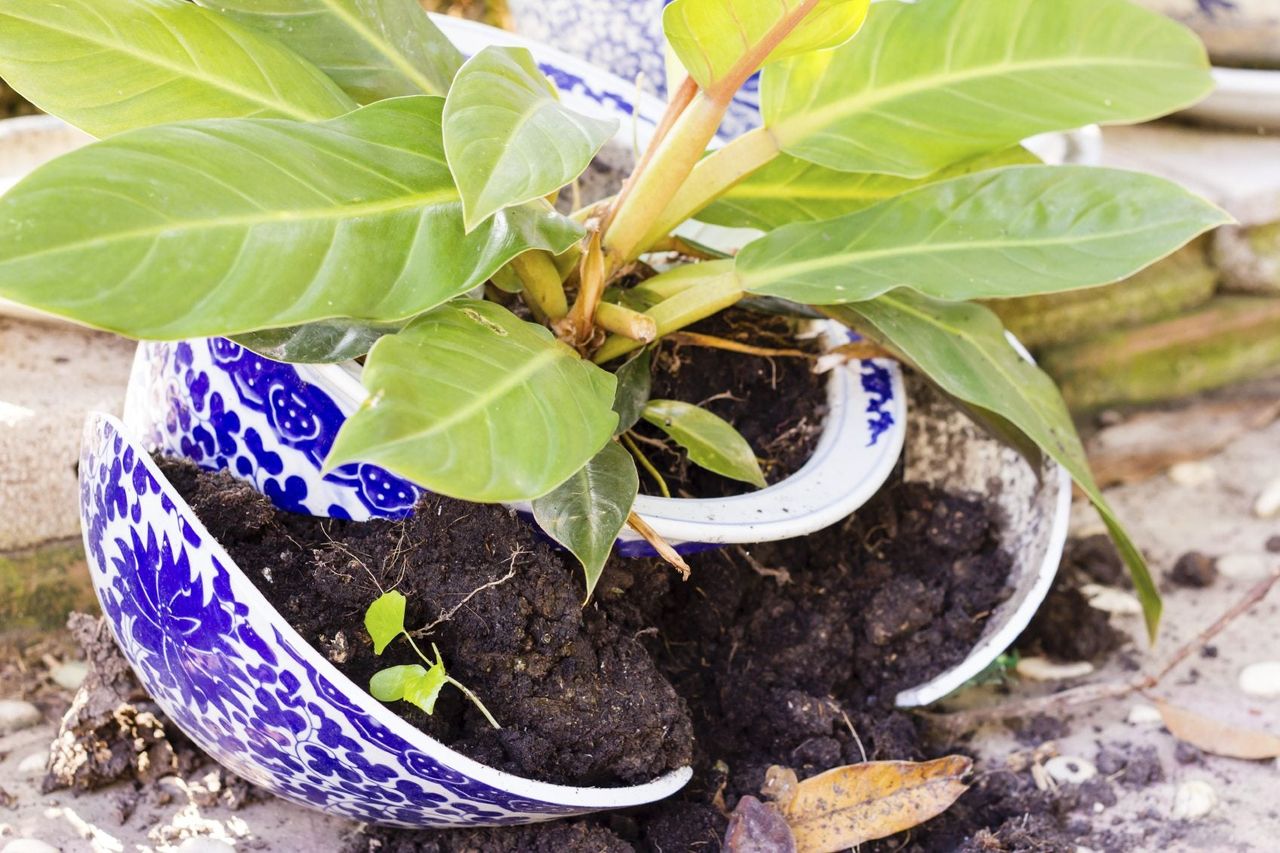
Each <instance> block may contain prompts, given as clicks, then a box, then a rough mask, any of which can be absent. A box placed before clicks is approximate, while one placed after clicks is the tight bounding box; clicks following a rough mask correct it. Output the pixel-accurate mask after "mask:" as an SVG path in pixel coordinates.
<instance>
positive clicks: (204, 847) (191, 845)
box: [178, 838, 236, 853]
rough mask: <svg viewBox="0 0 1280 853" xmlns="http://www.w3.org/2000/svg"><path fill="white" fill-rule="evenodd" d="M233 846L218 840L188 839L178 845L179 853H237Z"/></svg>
mask: <svg viewBox="0 0 1280 853" xmlns="http://www.w3.org/2000/svg"><path fill="white" fill-rule="evenodd" d="M235 851H236V848H235V846H234V845H232V844H228V843H227V842H225V841H220V840H218V839H217V838H188V839H187V840H186V841H184V842H182V843H181V844H180V845H178V853H235Z"/></svg>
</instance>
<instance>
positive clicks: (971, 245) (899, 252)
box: [739, 222, 1170, 290]
mask: <svg viewBox="0 0 1280 853" xmlns="http://www.w3.org/2000/svg"><path fill="white" fill-rule="evenodd" d="M1169 224H1170V223H1168V222H1154V223H1147V224H1146V225H1143V226H1139V227H1137V228H1127V229H1125V230H1123V231H1108V232H1106V233H1103V234H1093V235H1089V236H1083V237H1082V236H1073V235H1064V236H1062V237H1048V238H1028V239H1023V240H969V241H963V242H949V243H918V244H915V245H912V246H902V247H896V248H888V249H876V250H872V251H863V252H843V253H837V254H830V255H824V256H823V257H822V258H820V259H817V260H811V261H797V262H796V263H792V264H784V265H782V266H776V267H767V268H766V271H765V272H764V273H756V272H752V271H743V272H741V273H739V275H740V276H741V278H742V282H743V284H744V285H746V288H745V289H747V290H755V289H759V288H761V287H769V286H770V285H773V284H777V283H778V282H779V281H782V280H784V279H787V278H790V277H792V276H794V275H802V274H804V273H810V272H826V271H829V270H831V269H832V268H836V267H844V266H848V265H850V264H853V263H865V262H867V261H874V260H877V259H879V258H884V257H911V256H913V255H926V254H946V253H949V252H967V251H984V250H999V249H1021V248H1027V247H1040V246H1061V245H1067V244H1070V245H1082V244H1088V243H1094V242H1099V241H1106V240H1116V239H1121V238H1124V237H1132V236H1134V235H1136V234H1142V233H1144V232H1147V231H1152V230H1162V229H1164V228H1167V227H1168V226H1169Z"/></svg>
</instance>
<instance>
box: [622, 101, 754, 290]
mask: <svg viewBox="0 0 1280 853" xmlns="http://www.w3.org/2000/svg"><path fill="white" fill-rule="evenodd" d="M730 98H731V95H730V96H729V97H725V96H721V97H717V98H712V97H710V96H708V95H707V94H706V93H699V94H698V95H696V96H695V97H694V99H693V102H692V103H690V104H689V106H688V108H687V109H686V110H685V111H684V112H683V114H682V115H681V116H680V118H679V119H678V120H677V122H676V123H675V126H674V127H672V129H671V132H670V133H669V134H668V135H667V137H666V139H664V140H663V141H662V143H661V144H660V145H659V146H658V147H657V150H656V151H655V152H654V154H653V157H652V159H651V160H650V161H649V162H648V163H647V164H646V166H645V169H644V171H637V172H636V173H635V175H633V184H632V186H631V187H630V188H629V189H630V191H629V193H628V194H627V197H626V198H625V199H619V203H618V204H617V206H616V207H615V208H614V211H615V212H614V216H613V220H612V223H611V224H610V225H609V228H608V230H607V231H606V232H605V239H604V245H605V250H606V252H607V255H608V259H609V269H610V270H616V269H618V268H619V267H621V266H623V265H624V264H627V263H629V262H630V261H633V260H635V259H636V258H637V257H638V256H639V250H640V248H641V243H642V242H643V240H644V238H645V235H647V234H648V233H649V231H650V230H651V229H652V228H653V225H654V223H655V221H656V220H657V219H658V217H659V216H661V215H662V212H663V211H664V210H665V209H666V207H667V205H668V204H670V203H671V200H672V199H673V198H674V197H675V195H676V193H677V192H678V191H679V189H680V185H681V184H683V183H684V181H685V179H686V178H688V177H689V173H690V172H692V171H693V168H694V167H695V166H696V165H698V161H699V160H701V159H702V155H703V154H704V152H706V150H707V146H708V145H709V144H710V143H711V140H712V139H713V138H715V135H716V131H717V130H718V129H719V128H720V122H721V121H722V120H723V119H724V114H725V111H726V110H728V108H729V104H730V102H731V100H730Z"/></svg>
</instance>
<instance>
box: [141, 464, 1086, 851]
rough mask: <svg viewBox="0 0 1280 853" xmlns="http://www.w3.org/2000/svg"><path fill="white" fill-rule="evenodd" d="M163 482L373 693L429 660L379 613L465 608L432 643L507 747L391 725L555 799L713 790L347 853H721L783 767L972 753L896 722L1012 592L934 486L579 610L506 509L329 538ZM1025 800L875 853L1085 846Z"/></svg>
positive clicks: (245, 505) (972, 516)
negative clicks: (674, 774)
mask: <svg viewBox="0 0 1280 853" xmlns="http://www.w3.org/2000/svg"><path fill="white" fill-rule="evenodd" d="M165 467H166V470H167V473H168V474H169V476H170V477H171V478H172V479H173V480H174V482H175V485H177V486H178V488H179V489H180V491H182V492H183V493H184V494H185V495H188V496H189V498H190V499H191V501H192V503H193V506H194V507H195V509H196V511H197V512H198V513H199V514H200V516H201V518H202V519H203V520H204V521H205V523H206V524H207V525H209V527H210V529H211V530H212V531H213V532H214V534H215V535H217V536H218V537H219V538H220V540H221V541H223V543H224V544H226V545H227V546H228V547H229V549H230V550H231V552H232V554H233V556H234V557H235V558H236V560H237V562H238V563H239V565H240V566H241V567H242V568H243V569H245V570H246V571H247V572H248V573H249V574H250V575H251V577H253V579H254V580H255V582H256V583H258V584H259V585H260V587H261V588H262V589H263V591H264V592H265V593H266V594H267V595H268V597H269V598H271V599H272V601H273V602H274V603H275V604H276V605H277V606H278V607H279V608H280V609H281V611H282V612H283V613H284V614H285V616H286V618H288V619H289V620H290V622H292V623H293V624H294V625H295V626H297V627H299V628H300V629H301V631H302V633H303V635H304V636H306V637H308V638H309V639H311V640H313V641H314V642H315V644H316V646H317V647H318V648H320V649H322V650H324V651H326V652H327V653H328V655H329V657H330V658H331V659H332V660H333V661H334V662H335V664H336V665H337V666H338V667H339V668H340V669H342V670H343V671H344V672H346V673H347V674H349V675H351V676H352V677H353V679H354V680H356V682H357V683H364V682H366V681H367V679H368V677H369V676H370V675H371V674H372V673H373V672H374V671H375V670H376V669H378V668H380V667H382V666H385V665H391V664H398V663H408V662H410V661H411V660H412V658H411V657H410V653H408V650H407V649H405V648H400V645H401V643H402V641H401V642H398V643H396V644H393V645H392V646H391V647H390V649H389V651H388V653H387V655H386V656H384V658H383V659H374V658H373V657H372V654H371V651H370V648H369V640H368V637H367V636H366V635H365V633H364V631H363V628H362V625H363V619H362V614H363V611H364V609H365V608H366V607H367V606H368V604H369V602H370V601H371V600H372V599H373V598H374V597H376V595H377V594H378V591H379V589H380V588H386V589H390V588H392V587H394V588H397V589H399V590H401V591H402V592H404V593H405V594H406V595H407V596H408V598H409V615H408V623H409V624H410V625H411V626H423V625H427V624H429V623H431V622H434V621H435V620H436V619H438V618H440V616H441V614H442V612H448V611H453V610H455V608H456V612H454V613H453V615H452V618H451V619H449V620H448V621H446V622H444V623H442V624H441V625H440V626H439V627H438V628H437V629H436V630H435V631H433V633H432V635H431V638H430V639H431V640H433V641H435V642H437V643H438V644H439V645H440V647H441V651H442V652H443V653H444V658H445V660H446V662H447V663H448V664H449V666H450V668H451V671H452V673H453V674H454V675H455V676H456V677H458V678H459V679H461V680H462V681H463V682H464V683H467V684H468V685H469V686H470V687H471V688H472V689H473V690H475V691H476V692H477V693H478V694H479V695H480V696H481V697H483V698H484V699H485V700H486V702H487V703H488V704H489V706H490V707H491V708H493V709H494V710H495V712H497V713H498V715H499V717H500V721H501V722H503V723H504V724H505V725H507V728H506V729H504V730H503V731H502V732H494V731H493V730H492V729H491V728H489V727H488V725H487V724H485V723H484V722H483V719H482V718H481V717H480V716H479V714H478V713H477V712H475V711H474V710H473V709H472V708H471V707H470V706H469V705H468V704H465V703H464V702H463V701H462V700H461V697H459V696H457V695H456V694H455V693H451V692H446V693H445V694H444V695H443V697H442V699H441V704H440V705H439V706H438V707H437V712H436V715H435V717H433V718H427V717H424V716H422V715H420V714H418V713H417V712H416V711H414V710H413V709H412V708H411V707H410V706H406V705H403V703H401V704H400V705H399V706H394V707H395V709H396V710H397V711H398V712H401V713H406V716H407V717H408V718H409V719H410V720H411V721H412V722H413V723H415V724H417V725H419V726H421V727H423V728H424V729H426V730H427V731H429V732H430V733H432V734H433V735H435V736H436V737H438V738H440V739H442V740H444V741H445V742H448V743H450V744H452V745H453V746H454V747H455V748H457V749H459V750H461V751H464V752H467V753H469V754H471V755H472V756H474V757H476V758H479V759H480V760H483V761H486V762H488V763H491V764H494V765H497V766H499V767H503V768H504V769H508V770H513V771H515V772H518V773H522V774H524V775H530V776H534V777H537V778H542V779H549V780H553V781H575V782H577V781H588V780H589V781H591V782H593V783H597V784H617V783H619V782H631V781H640V780H642V779H649V778H652V777H653V776H656V775H658V774H659V773H661V772H663V771H664V770H667V769H670V768H673V767H677V766H680V765H681V764H684V763H692V764H693V766H694V769H695V775H694V779H693V781H692V782H691V783H690V784H689V785H688V786H687V788H686V789H685V790H684V791H683V792H681V793H680V794H679V795H678V796H677V797H675V798H673V799H672V800H669V801H666V802H664V803H661V804H658V805H656V806H653V807H648V808H645V809H638V810H634V811H632V812H629V813H625V814H611V815H599V816H593V817H589V818H585V819H581V820H576V821H568V822H558V823H556V824H553V825H548V826H541V827H527V828H516V829H502V830H481V831H469V832H452V833H433V832H418V833H412V832H410V833H406V832H393V831H382V830H373V829H367V830H363V831H361V832H359V833H358V834H356V835H355V836H353V837H352V838H351V839H350V842H349V849H350V850H380V851H411V850H413V851H418V850H421V851H455V850H456V851H462V850H468V851H495V853H496V852H497V851H525V850H532V851H538V850H547V851H552V850H554V851H556V853H562V852H563V853H573V852H574V851H579V850H581V851H597V850H604V851H613V850H618V851H622V850H641V851H676V850H680V851H683V850H709V851H712V850H717V849H719V848H720V844H721V839H723V837H724V831H725V828H726V824H727V817H726V815H727V814H728V812H729V811H731V810H732V809H733V808H734V807H735V806H736V804H737V802H738V801H739V799H741V798H742V797H744V796H748V795H756V796H758V795H759V793H760V787H761V784H762V782H763V780H764V775H765V772H766V770H767V769H768V768H769V767H770V766H771V765H775V764H777V765H784V766H787V767H791V768H792V769H794V770H795V771H796V773H797V774H798V775H799V776H800V777H801V778H806V777H808V776H811V775H815V774H817V773H819V772H822V771H824V770H826V769H829V768H831V767H835V766H840V765H844V764H848V763H853V762H859V761H862V760H864V755H865V757H866V758H867V759H873V760H874V759H922V758H927V757H933V756H936V755H941V754H945V753H949V752H954V751H955V748H954V745H947V744H937V743H933V742H931V741H930V739H929V737H928V736H927V734H926V733H925V732H924V731H922V730H921V728H920V727H919V726H918V725H917V722H916V720H915V718H914V717H912V716H910V715H908V714H906V713H903V712H901V711H898V710H895V709H894V707H893V699H894V696H895V695H896V693H897V692H898V691H899V690H900V689H902V688H904V687H907V686H910V685H913V684H917V683H920V682H922V681H924V680H927V679H928V678H929V677H931V676H933V675H935V674H936V673H938V672H939V671H941V670H942V669H944V668H946V667H947V666H950V665H951V664H953V663H955V662H957V661H958V660H959V659H960V658H961V657H963V655H964V654H965V653H966V652H967V651H968V649H969V648H970V647H971V646H972V644H973V642H974V641H975V640H976V639H977V637H978V635H979V634H980V633H981V631H982V628H983V623H984V621H985V619H986V618H987V616H988V615H989V613H990V612H991V610H992V609H993V608H994V607H995V606H996V605H997V604H998V603H999V602H1000V601H1001V600H1002V599H1003V597H1004V596H1005V595H1006V594H1007V592H1006V590H1005V587H1004V585H1005V579H1006V577H1007V574H1008V567H1009V562H1008V558H1007V557H1006V555H1004V554H1003V553H1002V552H1001V551H1000V550H999V549H998V548H997V547H996V544H995V538H994V530H993V526H992V521H991V519H990V517H989V516H988V514H987V511H986V509H985V505H984V504H982V503H980V502H978V501H975V500H969V499H965V498H961V497H955V496H947V495H942V494H939V493H936V492H933V491H931V490H929V489H927V488H924V487H921V486H908V485H903V484H900V483H899V484H897V485H893V486H890V487H887V488H885V489H884V490H882V492H881V494H880V496H879V497H878V498H877V499H876V500H875V501H873V502H872V503H871V504H869V505H868V506H867V507H865V508H864V509H863V510H862V511H860V512H859V513H858V515H856V516H854V517H851V518H849V519H847V520H846V521H845V522H843V523H842V524H839V525H836V526H834V527H832V528H830V529H828V530H826V531H823V532H821V533H818V534H816V535H813V536H810V537H807V538H805V539H799V540H793V541H790V542H781V543H772V544H767V545H758V546H755V547H753V548H752V549H750V551H747V550H745V549H741V548H731V549H726V550H722V551H717V552H709V553H705V554H701V555H696V556H694V557H692V558H690V560H689V562H690V564H691V566H692V568H693V578H692V580H691V581H690V582H688V583H682V582H680V580H679V577H678V575H676V574H675V573H674V572H672V571H671V570H670V569H669V567H667V566H666V565H665V564H662V563H660V562H658V561H655V560H616V561H614V562H612V563H611V564H610V565H609V567H608V568H607V570H606V572H605V575H604V577H603V578H602V580H601V582H600V585H599V587H598V588H597V596H596V601H595V603H594V604H593V605H592V606H590V607H588V608H586V609H585V610H583V609H582V608H581V607H580V605H579V601H580V596H581V589H582V587H581V581H580V580H579V579H578V570H577V569H576V567H575V566H574V565H572V564H571V563H570V562H569V560H567V559H566V558H565V557H564V556H563V555H561V554H560V553H558V552H556V551H554V550H553V549H551V548H550V547H548V546H547V545H546V544H545V543H544V542H543V541H542V540H540V539H539V538H538V537H537V536H535V535H534V534H533V532H532V531H531V529H530V528H529V527H527V526H526V525H525V524H524V523H523V522H521V521H520V520H518V519H516V518H513V517H512V516H511V515H510V514H509V513H508V512H507V511H506V510H503V509H500V508H494V507H480V506H474V505H467V504H460V503H458V502H456V501H451V500H447V499H442V498H428V499H427V500H426V501H425V502H424V504H423V505H421V506H420V508H419V512H418V513H417V515H416V516H415V518H414V519H412V520H410V521H409V522H407V523H404V524H391V523H377V522H375V523H367V524H362V525H352V524H344V523H341V522H335V521H319V520H315V519H305V518H300V517H296V516H289V515H285V514H281V513H277V512H276V511H274V510H273V509H272V508H271V507H269V506H268V505H267V504H266V503H265V501H263V500H262V499H261V498H260V497H259V496H258V495H257V494H256V493H255V492H253V491H252V490H251V489H250V488H249V487H247V486H243V485H240V484H237V483H234V482H233V481H231V480H229V479H228V478H226V477H225V476H222V475H204V474H201V475H196V474H195V473H194V472H193V470H192V469H190V468H186V467H182V466H178V465H175V464H174V463H165ZM511 569H515V572H514V574H513V575H512V576H511V577H510V578H507V575H508V574H509V573H510V570H511ZM504 578H505V580H504ZM375 579H376V581H377V582H376V583H375ZM495 581H501V583H498V584H496V585H494V586H491V587H488V588H485V589H483V590H482V591H480V592H478V593H476V594H475V595H473V596H472V597H471V598H470V599H467V598H466V597H467V595H469V594H470V593H472V592H473V591H475V590H477V589H479V588H481V587H483V586H484V585H485V584H492V583H493V582H495ZM463 600H466V601H467V603H466V605H465V606H462V607H458V605H459V604H460V603H461V602H462V601H463ZM570 693H572V694H573V695H574V696H575V697H576V698H575V700H574V701H573V702H572V703H569V702H566V701H564V699H563V697H564V696H565V695H568V694H570ZM616 696H623V697H625V702H619V701H615V700H614V699H613V698H611V697H616ZM664 732H665V736H664V734H663V733H664ZM1011 786H1012V787H1011ZM1019 786H1021V783H1016V782H1014V781H1013V780H1012V777H1006V776H1004V775H1001V774H995V775H993V776H989V777H984V778H982V779H981V780H980V781H979V782H978V784H976V785H975V787H974V789H973V790H972V791H971V792H970V793H969V794H966V796H965V797H964V798H962V800H961V801H960V803H959V804H958V805H957V807H956V808H955V809H953V810H952V812H950V813H949V814H948V815H946V816H944V817H942V818H939V819H937V820H935V821H932V822H930V823H929V824H927V825H926V826H924V827H920V828H917V829H916V830H914V831H913V832H912V833H911V835H910V838H909V839H905V838H903V837H899V838H895V839H888V840H886V841H884V842H878V843H876V844H871V845H866V846H864V848H863V849H864V850H872V851H877V850H886V851H887V850H895V849H907V850H955V849H964V848H962V847H960V846H959V845H964V844H971V843H978V842H977V841H975V839H978V833H979V832H986V833H987V836H992V837H996V838H1000V839H1008V840H1009V841H1010V844H1011V845H1012V844H1013V842H1014V841H1015V840H1017V839H1023V838H1029V839H1037V843H1039V844H1040V845H1041V846H1040V847H1038V848H1035V849H1046V850H1053V849H1068V848H1067V847H1065V846H1064V847H1061V848H1058V847H1054V846H1052V845H1053V844H1056V843H1058V841H1060V840H1062V839H1063V838H1066V836H1064V835H1062V833H1063V832H1064V829H1063V821H1062V820H1061V816H1060V815H1059V813H1058V812H1057V811H1055V810H1054V809H1053V808H1050V807H1049V806H1047V805H1044V804H1043V803H1041V800H1044V799H1045V797H1044V796H1043V795H1040V794H1039V793H1038V792H1036V791H1035V790H1034V788H1032V789H1031V790H1029V791H1028V790H1025V789H1024V788H1025V786H1023V787H1019ZM1013 787H1018V790H1017V791H1015V790H1013V789H1012V788H1013ZM1028 812H1035V813H1036V817H1034V818H1027V817H1026V815H1027V814H1028ZM987 836H983V838H986V837H987ZM904 842H905V843H906V844H907V846H906V847H905V848H904V847H903V846H902V845H903V844H904ZM984 843H985V842H984ZM1017 843H1021V841H1017ZM1065 843H1066V842H1065V841H1063V844H1064V845H1065ZM972 849H979V848H977V847H974V848H972ZM990 849H1002V848H990ZM1003 849H1011V850H1012V849H1022V848H1019V847H1017V846H1008V847H1006V848H1003ZM1026 849H1031V848H1030V847H1027V848H1026Z"/></svg>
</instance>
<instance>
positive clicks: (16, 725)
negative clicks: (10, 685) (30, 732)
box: [0, 699, 40, 735]
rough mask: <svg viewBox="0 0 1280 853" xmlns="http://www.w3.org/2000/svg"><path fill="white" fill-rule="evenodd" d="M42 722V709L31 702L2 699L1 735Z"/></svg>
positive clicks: (0, 708) (0, 702) (0, 706)
mask: <svg viewBox="0 0 1280 853" xmlns="http://www.w3.org/2000/svg"><path fill="white" fill-rule="evenodd" d="M39 722H40V709H39V708H37V707H36V706H35V705H32V704H31V703H30V702H20V701H18V700H16V699H0V735H7V734H12V733H13V732H20V731H22V730H23V729H29V728H31V727H32V726H34V725H36V724H37V723H39Z"/></svg>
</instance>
